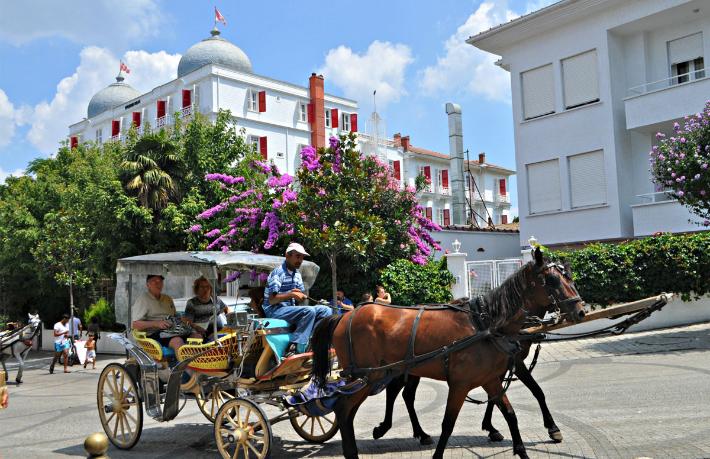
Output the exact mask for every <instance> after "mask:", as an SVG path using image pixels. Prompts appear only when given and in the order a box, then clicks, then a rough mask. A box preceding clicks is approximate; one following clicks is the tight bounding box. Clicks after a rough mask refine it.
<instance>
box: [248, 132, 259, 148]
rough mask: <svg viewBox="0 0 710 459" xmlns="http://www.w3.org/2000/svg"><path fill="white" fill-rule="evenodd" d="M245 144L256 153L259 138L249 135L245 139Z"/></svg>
mask: <svg viewBox="0 0 710 459" xmlns="http://www.w3.org/2000/svg"><path fill="white" fill-rule="evenodd" d="M247 143H249V145H251V146H252V148H254V151H256V152H258V151H259V136H258V135H250V136H249V137H247Z"/></svg>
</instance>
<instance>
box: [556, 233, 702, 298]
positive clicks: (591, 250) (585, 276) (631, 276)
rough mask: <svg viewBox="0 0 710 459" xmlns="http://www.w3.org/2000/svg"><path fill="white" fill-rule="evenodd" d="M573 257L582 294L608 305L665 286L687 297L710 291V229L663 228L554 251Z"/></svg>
mask: <svg viewBox="0 0 710 459" xmlns="http://www.w3.org/2000/svg"><path fill="white" fill-rule="evenodd" d="M551 257H552V258H557V259H559V260H561V261H565V262H568V263H569V264H570V266H571V268H572V273H573V275H574V281H575V284H576V285H577V288H578V290H579V293H580V295H581V296H582V298H583V299H584V300H585V301H586V302H587V303H591V304H597V305H608V304H612V303H621V302H628V301H635V300H639V299H642V298H646V297H649V296H653V295H657V294H659V293H662V292H669V293H671V292H672V293H678V294H680V295H681V298H682V299H683V300H685V301H689V300H691V299H692V298H699V297H700V296H702V295H705V294H707V293H710V232H707V231H703V232H698V233H692V234H685V235H673V234H661V235H658V236H652V237H648V238H644V239H636V240H632V241H628V242H623V243H620V244H592V245H589V246H587V247H585V248H583V249H581V250H577V251H574V252H553V253H552V254H551Z"/></svg>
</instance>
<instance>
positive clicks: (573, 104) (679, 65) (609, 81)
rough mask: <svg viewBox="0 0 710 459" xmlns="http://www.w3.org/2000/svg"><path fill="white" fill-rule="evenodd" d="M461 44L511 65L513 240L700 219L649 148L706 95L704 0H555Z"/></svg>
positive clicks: (655, 227) (610, 233)
mask: <svg viewBox="0 0 710 459" xmlns="http://www.w3.org/2000/svg"><path fill="white" fill-rule="evenodd" d="M468 43H470V44H472V45H473V46H475V47H477V48H479V49H482V50H484V51H487V52H490V53H493V54H496V55H498V56H501V59H500V60H499V61H498V62H497V65H499V66H500V67H502V68H503V69H505V70H507V71H508V72H510V76H511V90H512V108H513V121H514V129H515V156H516V168H517V170H519V171H521V173H520V175H519V179H518V196H519V212H520V237H521V245H522V246H525V245H526V244H527V243H526V242H525V241H527V239H528V238H529V237H530V236H535V237H536V238H537V239H538V240H539V241H540V242H542V243H543V244H547V245H556V244H568V243H577V242H585V241H592V240H614V239H620V238H629V237H636V236H645V235H650V234H653V233H655V232H657V231H671V232H683V231H697V230H700V229H701V227H699V226H697V225H695V224H694V223H692V222H689V220H692V221H696V220H697V219H695V218H694V217H693V216H692V215H691V214H690V213H689V212H688V211H687V210H686V209H685V208H684V207H683V206H681V205H679V204H678V203H677V202H676V201H674V200H671V199H670V198H669V197H668V196H667V195H666V194H665V193H663V190H662V189H658V188H657V187H655V186H654V184H653V183H652V181H651V176H650V171H649V164H648V158H649V156H648V153H649V151H650V150H651V148H652V146H653V144H654V142H655V141H656V139H655V133H656V132H659V131H661V132H664V133H670V132H671V131H672V125H673V123H674V122H676V121H677V122H679V123H681V124H682V122H683V117H684V116H686V115H688V114H693V113H697V112H699V111H701V110H702V108H703V106H704V103H705V101H706V100H707V99H708V98H709V96H710V79H709V78H708V77H707V74H706V72H705V69H704V62H705V55H706V52H707V51H706V50H708V49H710V0H693V1H688V0H643V1H639V0H635V1H629V0H562V1H560V2H557V3H555V4H553V5H551V6H548V7H546V8H543V9H541V10H539V11H535V12H533V13H531V14H528V15H526V16H522V17H520V18H518V19H515V20H513V21H510V22H508V23H505V24H502V25H499V26H496V27H494V28H492V29H490V30H488V31H485V32H482V33H480V34H478V35H476V36H474V37H471V38H470V39H469V40H468Z"/></svg>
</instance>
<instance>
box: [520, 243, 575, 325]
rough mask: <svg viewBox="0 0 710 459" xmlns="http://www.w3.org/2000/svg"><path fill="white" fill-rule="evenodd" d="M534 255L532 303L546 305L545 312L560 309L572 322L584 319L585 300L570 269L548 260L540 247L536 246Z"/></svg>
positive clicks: (531, 275)
mask: <svg viewBox="0 0 710 459" xmlns="http://www.w3.org/2000/svg"><path fill="white" fill-rule="evenodd" d="M534 257H535V262H534V263H533V264H532V269H531V270H530V273H529V279H528V281H529V285H530V287H531V292H532V293H531V294H530V295H529V298H530V300H531V303H533V304H535V305H538V306H544V308H545V311H544V312H557V311H559V312H560V313H561V314H564V315H566V316H567V318H568V319H569V320H571V321H572V322H579V321H580V320H582V319H583V318H584V315H585V314H586V312H585V310H584V301H582V298H581V297H580V296H579V293H578V292H577V288H576V287H575V286H574V282H573V281H572V273H571V272H570V271H569V269H567V268H565V266H563V265H561V264H559V263H552V262H548V261H546V260H545V258H544V256H543V254H542V251H541V250H540V248H539V247H537V248H535V252H534ZM531 312H532V311H531ZM542 315H544V314H542Z"/></svg>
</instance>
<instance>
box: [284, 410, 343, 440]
mask: <svg viewBox="0 0 710 459" xmlns="http://www.w3.org/2000/svg"><path fill="white" fill-rule="evenodd" d="M295 412H296V413H300V415H299V416H294V417H290V418H289V421H290V422H291V425H292V426H293V430H295V431H296V433H297V434H298V435H299V436H300V437H301V438H303V439H304V440H306V441H309V442H311V443H325V442H327V441H328V440H330V439H331V438H333V436H335V434H336V433H338V421H337V420H336V419H335V413H328V414H326V415H324V416H308V415H305V414H302V413H301V412H300V411H295Z"/></svg>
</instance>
